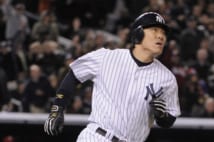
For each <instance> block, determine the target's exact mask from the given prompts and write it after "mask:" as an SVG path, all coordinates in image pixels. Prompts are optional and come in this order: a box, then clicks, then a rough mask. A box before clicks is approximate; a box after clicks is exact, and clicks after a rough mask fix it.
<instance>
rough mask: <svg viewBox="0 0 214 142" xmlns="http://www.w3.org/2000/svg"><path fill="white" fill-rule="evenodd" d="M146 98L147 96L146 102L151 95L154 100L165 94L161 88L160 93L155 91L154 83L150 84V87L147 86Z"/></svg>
mask: <svg viewBox="0 0 214 142" xmlns="http://www.w3.org/2000/svg"><path fill="white" fill-rule="evenodd" d="M146 90H147V92H146V96H145V98H144V99H145V100H147V99H148V97H149V95H151V97H152V98H158V97H160V96H161V95H162V94H163V87H161V88H160V89H159V90H158V91H156V92H155V91H154V87H153V83H151V84H149V85H148V86H146Z"/></svg>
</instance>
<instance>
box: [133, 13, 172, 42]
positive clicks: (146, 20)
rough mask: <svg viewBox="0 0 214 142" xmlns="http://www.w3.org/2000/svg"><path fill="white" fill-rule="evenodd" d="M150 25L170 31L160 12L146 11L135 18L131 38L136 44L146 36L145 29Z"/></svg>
mask: <svg viewBox="0 0 214 142" xmlns="http://www.w3.org/2000/svg"><path fill="white" fill-rule="evenodd" d="M148 27H161V28H163V29H164V30H165V31H166V32H168V31H169V27H168V26H167V25H166V22H165V20H164V18H163V17H162V16H161V15H160V14H158V13H156V12H145V13H143V14H141V15H140V16H138V17H137V18H136V19H135V21H134V23H133V25H132V27H131V40H132V42H133V43H134V44H137V43H140V42H141V40H142V39H143V36H144V32H143V29H145V28H148Z"/></svg>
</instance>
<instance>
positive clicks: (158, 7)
mask: <svg viewBox="0 0 214 142" xmlns="http://www.w3.org/2000/svg"><path fill="white" fill-rule="evenodd" d="M92 1H93V2H92V4H94V7H92V6H91V5H92V4H90V5H88V1H84V0H81V1H77V0H66V1H64V2H62V1H61V2H60V4H59V3H58V2H57V1H54V0H39V1H38V2H37V3H36V4H34V3H33V2H30V1H27V0H26V1H20V2H19V1H16V2H13V1H10V0H0V111H9V112H31V113H45V112H48V111H49V108H50V105H51V104H52V102H53V99H54V96H55V91H56V89H57V87H58V85H59V84H60V82H61V81H62V79H63V77H64V76H65V74H66V73H67V72H68V70H69V64H70V63H71V62H72V61H73V60H75V59H76V58H78V57H79V56H81V55H84V54H86V53H88V52H90V51H93V50H96V49H98V48H101V47H105V48H109V49H115V48H129V47H130V46H131V43H130V39H129V36H130V30H129V28H130V25H131V24H132V22H133V20H134V19H135V18H136V16H137V15H139V14H141V13H142V12H146V11H156V12H159V13H160V14H162V15H163V16H164V18H165V19H166V22H167V24H168V25H169V26H170V27H171V32H170V34H169V36H168V43H167V45H166V47H165V50H164V53H163V55H162V56H161V57H159V60H160V61H161V62H162V63H163V64H165V65H166V66H167V67H168V68H169V69H170V70H171V71H172V72H173V73H174V74H175V76H176V78H177V81H178V85H179V98H180V105H181V111H182V116H184V117H213V118H214V2H213V1H212V0H195V1H192V0H146V1H142V0H135V1H133V0H132V1H129V0H116V1H109V3H108V4H107V2H108V1H103V3H102V1H101V2H99V3H96V1H95V0H92ZM96 4H97V5H96ZM87 5H88V7H87ZM95 5H96V6H95ZM105 5H106V6H109V7H105ZM86 7H87V8H86ZM133 7H135V8H136V9H134V8H133ZM72 8H73V9H72ZM102 8H103V11H102ZM107 8H108V9H107ZM69 9H70V10H71V11H70V12H69ZM74 10H76V11H75V13H74ZM29 13H30V14H29ZM32 15H37V16H38V18H37V19H35V18H34V16H32ZM35 17H36V16H35ZM92 85H93V83H92V82H90V81H87V82H85V83H83V84H78V85H77V86H76V90H75V92H73V94H71V98H70V104H69V106H68V107H67V109H66V113H79V114H89V113H90V111H91V95H92Z"/></svg>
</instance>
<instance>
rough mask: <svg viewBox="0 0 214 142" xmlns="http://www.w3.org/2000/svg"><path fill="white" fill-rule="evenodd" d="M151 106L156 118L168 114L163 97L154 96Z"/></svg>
mask: <svg viewBox="0 0 214 142" xmlns="http://www.w3.org/2000/svg"><path fill="white" fill-rule="evenodd" d="M150 106H151V108H152V111H153V113H154V116H155V118H162V117H164V116H166V115H167V111H166V102H165V101H164V100H162V99H158V98H153V99H152V101H151V102H150Z"/></svg>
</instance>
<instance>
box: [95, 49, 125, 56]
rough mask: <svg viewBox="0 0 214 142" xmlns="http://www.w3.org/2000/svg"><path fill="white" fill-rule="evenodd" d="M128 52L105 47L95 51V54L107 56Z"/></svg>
mask: <svg viewBox="0 0 214 142" xmlns="http://www.w3.org/2000/svg"><path fill="white" fill-rule="evenodd" d="M128 51H129V50H128V49H122V48H115V49H109V48H105V47H102V48H100V49H97V50H95V52H100V53H108V54H120V53H121V54H123V53H129V52H128Z"/></svg>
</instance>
